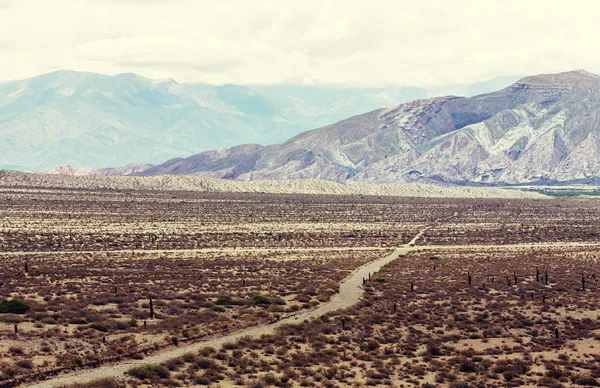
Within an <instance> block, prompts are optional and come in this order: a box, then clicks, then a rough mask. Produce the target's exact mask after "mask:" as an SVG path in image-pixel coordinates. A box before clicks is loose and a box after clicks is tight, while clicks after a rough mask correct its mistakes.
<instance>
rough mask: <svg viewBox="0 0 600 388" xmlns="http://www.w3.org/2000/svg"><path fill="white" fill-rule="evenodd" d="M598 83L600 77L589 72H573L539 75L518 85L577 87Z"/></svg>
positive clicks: (521, 81)
mask: <svg viewBox="0 0 600 388" xmlns="http://www.w3.org/2000/svg"><path fill="white" fill-rule="evenodd" d="M590 81H591V82H598V81H600V77H599V76H597V75H596V74H594V73H591V72H589V71H587V70H583V69H579V70H571V71H565V72H562V73H552V74H538V75H533V76H529V77H525V78H522V79H520V80H519V81H517V83H518V84H559V85H576V84H579V83H581V82H590Z"/></svg>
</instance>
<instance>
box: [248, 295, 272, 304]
mask: <svg viewBox="0 0 600 388" xmlns="http://www.w3.org/2000/svg"><path fill="white" fill-rule="evenodd" d="M248 302H249V303H252V304H271V303H273V302H271V299H269V298H267V297H264V296H262V295H255V296H253V297H251V298H248Z"/></svg>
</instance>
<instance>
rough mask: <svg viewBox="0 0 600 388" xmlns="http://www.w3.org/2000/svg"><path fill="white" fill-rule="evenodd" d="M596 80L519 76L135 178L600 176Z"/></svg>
mask: <svg viewBox="0 0 600 388" xmlns="http://www.w3.org/2000/svg"><path fill="white" fill-rule="evenodd" d="M599 115H600V77H598V76H596V75H594V74H592V73H588V72H586V71H583V70H578V71H571V72H565V73H559V74H548V75H538V76H532V77H526V78H523V79H521V80H519V81H517V82H516V83H514V84H513V85H511V86H509V87H507V88H504V89H502V90H500V91H497V92H493V93H488V94H483V95H479V96H475V97H470V98H464V97H454V96H450V97H439V98H432V99H425V100H417V101H413V102H410V103H406V104H401V105H392V106H389V107H387V108H384V109H379V110H375V111H372V112H369V113H366V114H363V115H359V116H355V117H351V118H349V119H346V120H343V121H340V122H338V123H335V124H333V125H329V126H326V127H323V128H319V129H316V130H312V131H308V132H304V133H302V134H300V135H298V136H295V137H293V138H292V139H290V140H288V141H286V142H284V143H281V144H277V145H271V146H265V147H263V146H259V145H244V146H237V147H233V148H230V149H218V150H214V151H207V152H203V153H200V154H197V155H194V156H191V157H188V158H185V159H173V160H169V161H167V162H165V163H163V164H160V165H157V166H155V167H152V168H149V169H148V170H146V171H144V172H142V173H140V175H163V174H179V175H183V174H185V175H202V176H210V177H218V178H225V179H236V180H264V179H304V178H314V179H325V180H331V181H336V182H373V183H398V182H415V181H421V182H446V183H458V184H479V183H486V184H521V183H538V182H543V183H553V182H566V181H576V180H578V181H585V180H593V179H596V178H600V143H599V141H600V120H599Z"/></svg>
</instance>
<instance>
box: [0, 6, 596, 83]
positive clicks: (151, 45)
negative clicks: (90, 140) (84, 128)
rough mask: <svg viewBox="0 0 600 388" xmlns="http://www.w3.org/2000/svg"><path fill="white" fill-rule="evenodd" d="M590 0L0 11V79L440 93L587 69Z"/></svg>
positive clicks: (591, 64) (590, 66)
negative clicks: (70, 73) (65, 76)
mask: <svg viewBox="0 0 600 388" xmlns="http://www.w3.org/2000/svg"><path fill="white" fill-rule="evenodd" d="M598 11H600V5H599V2H598V1H597V0H589V1H581V0H571V1H557V0H544V1H542V0H518V1H514V0H503V1H495V0H494V1H492V0H478V1H466V0H452V1H448V0H444V1H437V0H419V1H414V0H411V1H404V0H395V1H374V0H371V1H364V0H357V1H354V0H343V1H337V0H335V1H326V0H318V1H312V0H302V1H288V0H265V1H261V0H253V1H249V0H220V1H217V0H211V1H204V0H54V1H48V0H0V58H2V60H1V61H0V79H20V78H26V77H31V76H35V75H38V74H41V73H46V72H50V71H53V70H58V69H72V70H79V71H93V72H99V73H106V74H117V73H123V72H134V73H138V74H142V75H145V76H147V77H150V78H174V79H176V80H178V81H180V82H206V83H213V84H223V83H238V84H263V83H272V84H278V83H292V84H336V85H364V86H367V85H368V86H382V85H440V84H450V83H463V82H475V81H480V80H484V79H488V78H491V77H494V76H500V75H514V74H534V73H543V72H558V71H564V70H572V69H579V68H585V69H587V70H589V71H592V72H599V71H600V50H598V47H599V44H598V43H600V38H599V36H600V34H599V33H598Z"/></svg>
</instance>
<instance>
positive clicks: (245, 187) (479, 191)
mask: <svg viewBox="0 0 600 388" xmlns="http://www.w3.org/2000/svg"><path fill="white" fill-rule="evenodd" d="M0 186H12V187H15V186H22V187H51V188H53V187H61V188H63V189H64V188H69V189H82V188H83V189H90V188H92V189H113V190H178V191H196V192H198V191H202V192H216V193H270V194H336V195H380V196H401V197H421V198H426V197H429V198H544V196H543V195H540V194H538V193H535V192H523V191H520V190H509V189H501V188H477V187H444V186H437V185H427V184H420V183H410V184H361V183H355V184H339V183H334V182H330V181H324V180H316V179H299V180H288V181H284V180H282V181H279V180H273V181H230V180H223V179H216V178H206V177H199V176H182V175H161V176H152V177H93V176H64V175H42V174H28V173H22V172H15V171H0Z"/></svg>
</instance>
